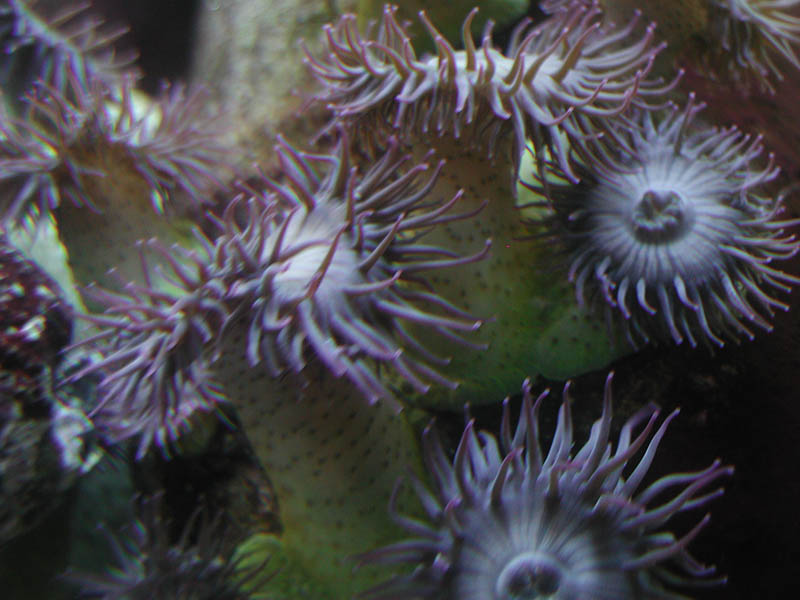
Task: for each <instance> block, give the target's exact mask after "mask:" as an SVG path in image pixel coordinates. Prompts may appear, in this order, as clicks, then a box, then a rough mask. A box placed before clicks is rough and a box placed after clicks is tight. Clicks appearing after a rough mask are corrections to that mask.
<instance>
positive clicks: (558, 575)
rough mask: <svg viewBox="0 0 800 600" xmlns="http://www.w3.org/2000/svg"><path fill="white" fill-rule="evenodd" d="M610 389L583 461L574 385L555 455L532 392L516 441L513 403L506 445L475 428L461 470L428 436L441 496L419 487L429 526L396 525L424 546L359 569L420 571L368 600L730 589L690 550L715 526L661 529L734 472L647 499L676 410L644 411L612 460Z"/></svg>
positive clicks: (686, 479) (616, 599) (651, 594)
mask: <svg viewBox="0 0 800 600" xmlns="http://www.w3.org/2000/svg"><path fill="white" fill-rule="evenodd" d="M610 384H611V375H609V377H608V379H607V381H606V388H605V395H604V398H603V412H602V415H601V417H600V419H599V420H597V421H596V422H595V423H594V425H593V426H592V429H591V433H590V435H589V439H588V441H587V442H586V444H584V446H583V447H582V448H580V449H579V450H578V451H577V452H575V453H573V452H572V446H573V432H572V413H571V408H570V399H569V394H568V387H569V386H567V387H566V388H565V390H564V401H563V404H562V405H561V409H560V411H559V413H558V422H557V425H556V430H555V435H554V437H553V441H552V444H551V445H550V449H549V451H548V452H547V454H546V455H544V454H543V453H542V450H541V442H540V437H539V419H538V410H539V405H540V404H541V403H542V401H543V400H544V398H545V397H546V395H547V393H546V392H545V393H544V394H542V395H541V396H539V398H538V399H537V400H536V401H535V402H534V401H533V399H532V396H531V393H530V384H529V382H527V381H526V382H525V384H524V385H523V394H524V398H523V402H522V411H521V415H520V418H519V422H518V424H517V428H516V431H512V428H511V418H510V408H509V402H508V399H506V401H505V403H504V405H503V421H502V426H501V431H500V438H499V440H498V439H497V438H495V436H493V435H492V434H490V433H488V432H476V431H475V426H474V421H470V422H469V423H468V424H467V426H466V429H465V430H464V434H463V436H462V437H461V442H460V443H459V445H458V449H457V450H456V454H455V459H454V460H453V462H452V463H451V461H450V459H449V458H448V456H447V454H446V453H445V450H444V448H443V446H442V443H441V441H440V440H439V437H438V435H437V434H436V433H435V430H434V429H433V428H432V427H428V428H427V429H426V430H425V434H424V438H423V442H424V448H425V459H426V464H427V466H428V471H429V474H430V476H431V479H432V481H433V489H430V488H429V487H428V486H427V485H426V484H424V483H422V482H421V481H419V480H416V479H413V480H412V482H413V484H414V489H415V490H416V492H417V495H418V497H419V499H420V501H421V503H422V506H423V508H424V510H425V513H426V514H427V520H424V521H423V520H420V519H417V518H411V517H408V516H405V515H401V514H398V513H397V511H396V508H395V507H394V503H392V506H391V508H390V510H391V512H392V513H393V515H394V517H395V520H396V522H397V523H398V524H399V525H400V526H402V527H404V528H405V529H406V530H407V531H409V532H410V533H411V534H412V535H413V536H414V537H412V538H410V539H407V540H404V541H401V542H399V543H396V544H394V545H390V546H386V547H383V548H379V549H377V550H374V551H371V552H369V553H367V554H365V555H362V556H361V557H360V560H361V561H362V562H363V563H371V564H396V565H403V564H409V565H412V566H413V567H414V570H413V571H412V572H411V573H409V574H405V575H397V576H394V577H393V578H391V579H390V580H388V581H386V582H384V583H383V584H380V585H378V586H376V587H375V588H373V589H371V590H369V591H367V592H366V593H365V594H363V596H362V597H364V598H370V599H373V600H384V599H386V600H388V599H389V598H392V599H397V598H431V599H434V598H435V599H437V600H455V599H458V600H506V599H508V598H558V599H560V600H580V599H587V598H592V599H593V600H601V599H607V600H623V599H626V598H675V599H677V598H684V596H683V595H680V594H679V593H677V592H676V591H674V590H676V589H679V588H681V587H684V586H690V585H692V584H695V585H698V584H708V583H711V582H718V581H720V580H719V579H716V580H714V579H713V578H711V577H710V576H711V575H713V573H714V568H713V567H706V566H703V565H701V564H700V563H698V562H697V561H696V560H695V559H694V558H693V557H692V556H691V555H690V554H689V552H688V551H687V549H686V548H687V546H688V544H689V543H690V542H691V541H692V540H693V539H694V538H695V537H696V536H697V534H698V533H699V532H700V530H701V529H702V528H703V526H704V525H705V524H706V523H707V522H708V520H709V516H708V515H706V516H705V517H704V518H703V519H701V520H700V522H699V523H697V525H695V526H694V527H693V528H692V529H691V530H690V531H689V532H688V533H687V534H685V535H684V536H682V537H676V536H674V535H673V534H672V533H671V532H669V531H665V530H664V529H663V526H664V524H665V523H666V522H667V521H668V520H669V519H670V518H671V517H672V516H674V515H676V514H678V513H682V512H685V511H690V510H694V509H697V508H699V507H702V506H704V505H705V504H707V503H708V502H709V501H710V500H712V499H714V498H716V497H718V496H719V495H721V494H722V490H721V489H717V490H714V491H711V492H705V493H703V490H704V488H707V487H708V486H709V485H711V484H712V483H713V482H714V481H716V480H717V479H719V478H720V477H723V476H726V475H730V474H731V473H732V472H733V469H732V468H730V467H723V466H720V463H719V461H714V462H713V463H712V464H711V465H710V466H709V467H707V468H705V469H703V470H701V471H696V472H690V473H674V474H670V475H666V476H664V477H662V478H660V479H658V480H656V481H654V482H653V483H651V484H649V485H647V486H646V487H644V488H643V489H640V488H642V482H643V480H644V478H645V476H646V475H647V472H648V470H649V468H650V466H651V463H652V461H653V458H654V456H655V454H656V451H657V449H658V445H659V443H660V442H661V439H662V437H663V436H664V434H665V432H666V429H667V426H668V425H669V423H670V422H671V421H672V420H673V418H675V416H676V415H677V412H678V411H677V410H676V411H675V412H673V413H672V414H670V415H669V416H668V417H667V418H666V419H665V420H664V421H663V422H662V423H661V425H660V426H659V427H658V429H655V424H656V421H657V419H658V416H659V411H658V409H657V408H656V407H655V406H653V405H649V406H647V407H645V408H643V409H642V410H640V411H639V412H637V413H636V414H635V415H634V416H633V417H631V418H630V419H629V420H628V421H627V422H626V423H625V424H624V425H623V427H622V430H621V431H620V435H619V439H618V441H617V446H616V449H613V448H612V444H611V441H610V431H611V419H612V415H611V387H610ZM643 424H644V426H643V427H642V425H643ZM637 430H639V431H638V433H637ZM654 430H655V433H654ZM648 440H649V441H648ZM637 457H638V459H637ZM395 495H396V494H395ZM656 502H657V503H658V504H656V505H655V506H653V504H654V503H656Z"/></svg>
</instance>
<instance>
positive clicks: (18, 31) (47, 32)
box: [0, 0, 137, 93]
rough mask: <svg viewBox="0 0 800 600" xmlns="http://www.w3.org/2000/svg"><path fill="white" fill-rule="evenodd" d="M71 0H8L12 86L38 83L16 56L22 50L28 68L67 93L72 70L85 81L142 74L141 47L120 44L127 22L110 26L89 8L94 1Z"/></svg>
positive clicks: (0, 29) (5, 41) (5, 27)
mask: <svg viewBox="0 0 800 600" xmlns="http://www.w3.org/2000/svg"><path fill="white" fill-rule="evenodd" d="M59 4H60V3H59ZM65 4H66V6H59V7H58V10H53V9H52V7H54V6H56V4H55V3H52V2H50V3H48V2H41V1H38V0H7V1H6V2H4V5H5V6H1V7H0V45H1V46H2V49H3V50H4V51H5V54H6V56H5V58H4V59H3V61H2V62H0V80H2V81H3V82H4V87H5V88H6V91H8V89H9V88H8V87H7V86H9V85H11V86H12V89H14V88H16V87H21V88H22V89H24V90H27V89H29V88H30V85H31V84H32V81H29V80H28V79H30V77H29V76H24V75H23V73H22V67H18V66H17V64H16V62H15V59H16V60H19V58H18V57H20V56H23V57H24V58H23V59H21V60H22V61H23V63H24V65H25V66H24V70H25V72H27V73H30V74H33V77H35V78H36V79H37V80H38V81H41V82H44V83H45V84H47V85H49V86H52V87H53V88H55V89H57V90H60V91H61V92H62V93H67V90H68V89H69V86H70V82H69V80H70V78H71V77H72V74H76V75H77V77H78V79H79V80H80V81H81V82H82V83H83V84H84V85H86V84H88V82H89V81H90V80H91V79H93V78H101V79H103V80H104V81H106V82H107V83H108V84H118V83H120V82H121V81H122V78H123V74H128V76H137V70H136V69H135V67H134V66H133V63H134V61H135V60H136V53H135V52H122V53H118V52H117V51H116V49H115V48H114V44H115V43H116V42H117V41H118V40H119V38H120V37H121V36H123V35H124V34H125V33H126V31H127V28H125V27H114V26H111V27H108V26H104V24H103V20H102V19H101V18H99V17H97V16H95V15H93V14H91V13H90V12H89V11H88V8H89V3H88V2H76V3H65ZM48 5H49V6H48ZM20 76H22V80H23V81H22V84H23V85H22V86H17V85H16V83H15V82H14V79H15V78H17V77H20Z"/></svg>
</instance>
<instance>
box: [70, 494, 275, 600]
mask: <svg viewBox="0 0 800 600" xmlns="http://www.w3.org/2000/svg"><path fill="white" fill-rule="evenodd" d="M161 498H162V497H161V496H160V495H157V496H155V497H152V498H149V499H147V500H146V501H144V502H142V503H141V504H142V507H141V511H140V512H141V516H140V518H139V519H138V520H137V521H136V522H135V523H134V524H133V525H132V526H131V527H130V529H129V534H128V536H127V537H121V536H120V537H114V536H112V535H109V540H110V543H111V546H112V548H113V552H114V555H115V558H116V561H117V565H115V566H114V567H113V568H112V569H110V571H109V572H108V573H107V574H103V575H99V574H98V575H94V574H91V575H90V574H79V573H68V574H67V575H66V578H67V579H68V580H69V581H71V582H73V583H75V584H77V585H79V586H80V598H95V599H98V600H139V599H142V600H143V599H145V598H155V599H163V600H167V599H169V600H248V599H249V598H251V594H250V592H249V591H248V590H249V589H250V588H251V587H253V588H257V586H258V585H261V584H263V583H264V582H265V581H266V580H267V579H268V578H269V577H270V575H271V574H270V573H268V572H265V571H264V567H265V564H264V563H260V564H249V562H248V560H247V557H246V556H239V557H237V556H236V555H235V553H231V552H230V551H226V549H225V543H226V538H225V535H224V533H225V527H224V520H223V519H222V516H221V515H219V516H217V517H216V518H214V519H209V518H207V515H205V514H204V513H203V512H202V511H201V510H200V509H198V510H195V511H194V513H192V515H191V516H190V517H189V519H188V521H187V523H186V525H185V526H184V528H183V529H182V531H181V532H180V535H179V536H178V538H177V539H173V536H172V535H171V532H170V529H171V527H170V523H168V522H166V521H165V520H164V519H163V518H162V517H161V511H162V510H163V502H162V500H161Z"/></svg>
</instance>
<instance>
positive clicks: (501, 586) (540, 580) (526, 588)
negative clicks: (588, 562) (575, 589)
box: [494, 552, 563, 600]
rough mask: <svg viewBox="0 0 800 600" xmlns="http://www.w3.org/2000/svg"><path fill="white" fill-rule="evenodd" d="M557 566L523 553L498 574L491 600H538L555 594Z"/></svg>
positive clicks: (559, 570)
mask: <svg viewBox="0 0 800 600" xmlns="http://www.w3.org/2000/svg"><path fill="white" fill-rule="evenodd" d="M562 576H563V573H562V567H561V565H560V564H559V563H558V562H557V561H556V560H554V559H553V558H551V557H550V556H547V555H542V554H539V553H536V552H526V553H524V554H521V555H518V556H515V557H514V558H513V559H512V560H511V561H510V562H509V563H508V564H507V565H506V566H505V567H503V570H502V571H501V572H500V575H499V576H498V577H497V584H496V585H495V595H494V598H495V600H541V599H544V598H549V597H551V596H553V595H554V594H556V593H557V592H558V588H559V586H560V585H561V578H562Z"/></svg>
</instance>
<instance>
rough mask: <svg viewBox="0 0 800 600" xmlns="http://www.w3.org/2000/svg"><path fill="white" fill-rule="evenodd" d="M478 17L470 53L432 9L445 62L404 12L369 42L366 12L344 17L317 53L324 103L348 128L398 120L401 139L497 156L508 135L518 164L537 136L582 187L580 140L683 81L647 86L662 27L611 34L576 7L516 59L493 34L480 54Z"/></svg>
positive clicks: (520, 40) (594, 12)
mask: <svg viewBox="0 0 800 600" xmlns="http://www.w3.org/2000/svg"><path fill="white" fill-rule="evenodd" d="M476 11H477V9H475V10H473V11H472V12H471V13H470V15H469V16H468V17H467V19H466V20H465V22H464V26H463V36H464V47H465V49H464V50H455V49H454V48H453V47H452V46H451V45H450V44H449V43H448V42H447V41H446V40H445V38H444V37H443V36H442V35H441V34H440V33H439V32H438V31H437V30H436V29H435V27H434V26H433V24H431V23H430V22H429V21H428V19H427V17H426V15H425V13H424V12H421V13H420V19H421V21H422V23H423V24H424V25H425V27H426V28H427V29H428V31H429V32H430V34H431V36H433V38H434V40H435V42H436V47H437V55H436V56H425V57H423V58H417V57H416V55H415V53H414V49H413V45H412V40H411V39H410V38H409V36H408V34H407V33H406V31H405V29H404V27H403V26H402V25H401V24H400V23H398V22H397V19H396V17H395V12H396V9H395V7H393V6H391V5H387V6H386V8H385V9H384V13H383V19H382V20H381V22H380V24H379V25H378V28H377V37H376V39H374V40H371V39H365V38H363V37H362V36H361V34H360V33H359V32H358V29H357V27H356V17H355V16H354V15H345V16H343V17H342V18H341V19H340V20H339V22H338V23H337V24H335V25H328V26H326V27H325V35H326V40H327V55H326V56H324V57H319V58H317V57H314V56H311V55H310V54H309V55H308V57H307V61H308V63H309V65H310V67H311V69H312V70H313V72H314V73H315V74H316V76H317V78H318V79H319V80H320V82H322V84H323V87H324V89H323V91H322V92H321V93H320V94H319V96H318V100H319V101H320V102H323V103H325V104H327V105H328V106H329V107H330V108H331V109H332V110H333V112H334V115H335V116H336V118H337V119H339V120H341V119H349V120H355V121H356V123H361V122H362V121H364V122H365V123H366V124H365V127H368V128H375V129H376V130H378V131H380V130H381V129H385V128H386V123H389V124H390V128H391V129H392V130H393V131H395V132H397V134H398V135H405V134H406V132H416V133H423V134H425V133H428V132H432V133H434V134H437V135H445V134H446V135H450V136H453V137H455V138H460V139H463V140H464V143H466V144H471V145H473V146H477V147H481V148H484V149H486V150H487V151H488V154H489V155H490V156H491V155H493V154H494V152H495V150H496V146H497V143H498V140H501V139H503V138H504V137H505V136H507V135H514V136H515V140H516V152H517V154H515V156H518V155H519V152H521V150H522V149H523V148H524V147H525V143H526V140H527V139H532V140H533V142H534V144H535V146H536V147H537V148H540V147H542V146H544V145H548V146H550V147H551V148H552V150H553V153H554V155H555V156H556V157H557V158H558V161H559V163H560V164H561V167H562V169H563V170H564V172H565V173H567V174H568V175H569V177H570V178H571V179H573V180H574V181H577V176H576V175H575V173H574V172H573V170H572V167H571V165H570V160H569V142H570V140H571V139H573V138H576V137H577V138H583V137H585V136H586V135H587V134H595V133H596V131H597V129H598V127H601V126H602V124H601V122H602V121H603V120H604V119H605V118H607V117H611V116H614V115H617V114H620V113H622V112H623V111H624V110H625V109H626V108H628V106H629V105H631V104H634V105H637V106H646V105H647V102H646V100H645V99H646V98H647V97H652V96H657V95H661V94H663V93H664V92H665V91H667V90H668V89H670V87H671V85H672V84H664V83H663V82H660V81H649V80H646V79H645V77H646V75H647V73H648V72H649V70H650V68H651V65H652V62H653V59H654V57H655V55H656V54H657V53H658V52H659V51H660V50H661V48H662V46H659V45H655V44H653V43H652V40H653V30H654V26H653V25H651V26H649V27H647V30H646V32H645V33H644V35H642V36H640V37H638V38H637V37H636V35H635V34H634V30H635V29H636V23H637V20H638V16H637V17H635V18H634V19H633V20H632V21H631V23H630V24H629V25H628V26H626V27H624V28H622V29H619V30H609V29H607V28H605V27H603V26H602V25H601V24H600V15H601V11H600V9H599V8H598V7H597V4H596V3H593V4H592V5H591V6H589V7H587V6H583V5H580V4H575V5H572V6H570V7H569V10H564V11H561V12H559V13H558V14H557V15H555V16H553V17H552V18H550V19H548V20H547V21H545V22H544V23H542V24H541V25H539V26H537V27H534V28H531V27H530V25H529V23H528V22H527V21H526V22H524V23H523V24H521V25H520V26H519V27H518V28H517V29H516V31H515V32H514V35H513V37H512V41H511V44H510V46H509V49H508V53H507V55H504V54H502V53H501V52H499V51H497V50H495V49H494V47H492V41H491V27H487V29H486V31H485V32H484V36H483V40H482V43H481V47H480V48H476V47H475V43H474V41H473V39H472V34H471V33H470V24H471V22H472V19H473V18H474V17H475V14H476ZM632 37H633V38H634V41H632V42H631V41H630V40H631V38H632ZM307 54H308V53H307ZM370 130H371V129H370ZM512 132H513V133H512ZM515 162H516V161H515Z"/></svg>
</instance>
